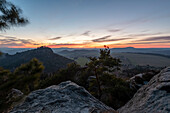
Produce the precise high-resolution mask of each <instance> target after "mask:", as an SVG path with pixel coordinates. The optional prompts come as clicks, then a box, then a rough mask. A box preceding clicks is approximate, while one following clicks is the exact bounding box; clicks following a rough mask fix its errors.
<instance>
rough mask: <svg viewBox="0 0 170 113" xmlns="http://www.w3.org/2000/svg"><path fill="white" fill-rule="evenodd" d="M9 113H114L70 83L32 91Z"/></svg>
mask: <svg viewBox="0 0 170 113" xmlns="http://www.w3.org/2000/svg"><path fill="white" fill-rule="evenodd" d="M11 113H115V110H113V109H112V108H110V107H108V106H106V105H104V104H103V103H102V102H100V101H99V100H97V99H96V98H94V97H93V96H92V95H90V94H89V93H88V92H87V91H86V90H85V89H84V88H83V87H80V86H78V85H76V84H75V83H73V82H71V81H66V82H62V83H60V84H59V85H54V86H50V87H48V88H46V89H40V90H36V91H33V92H32V93H30V94H29V95H28V97H27V98H26V99H25V101H24V102H23V103H22V104H21V105H19V106H17V107H15V108H14V109H13V110H12V111H11Z"/></svg>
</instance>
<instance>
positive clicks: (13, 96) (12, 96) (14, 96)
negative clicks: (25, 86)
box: [7, 88, 23, 103]
mask: <svg viewBox="0 0 170 113" xmlns="http://www.w3.org/2000/svg"><path fill="white" fill-rule="evenodd" d="M22 97H23V93H22V92H21V91H20V90H18V89H14V88H13V89H12V90H11V92H10V93H9V94H8V96H7V99H8V101H7V103H10V102H13V101H16V100H19V99H21V98H22Z"/></svg>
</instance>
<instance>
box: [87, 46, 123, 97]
mask: <svg viewBox="0 0 170 113" xmlns="http://www.w3.org/2000/svg"><path fill="white" fill-rule="evenodd" d="M104 47H105V49H104V50H102V49H101V50H100V56H99V58H96V57H90V60H91V61H90V62H89V63H88V64H87V67H88V69H90V70H92V72H93V73H94V75H95V77H96V82H97V86H98V98H99V99H100V98H101V95H102V89H101V81H100V76H102V75H104V73H107V74H109V73H111V72H114V71H115V70H119V66H120V62H121V61H120V60H119V59H116V58H113V57H112V56H111V55H110V49H109V47H108V46H104Z"/></svg>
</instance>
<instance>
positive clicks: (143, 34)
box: [127, 32, 164, 37]
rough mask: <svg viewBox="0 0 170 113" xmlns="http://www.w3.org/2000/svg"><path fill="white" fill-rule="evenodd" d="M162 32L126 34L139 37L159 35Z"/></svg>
mask: <svg viewBox="0 0 170 113" xmlns="http://www.w3.org/2000/svg"><path fill="white" fill-rule="evenodd" d="M161 34H164V33H162V32H158V33H141V34H130V35H127V36H131V37H139V36H151V35H161Z"/></svg>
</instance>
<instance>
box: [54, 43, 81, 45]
mask: <svg viewBox="0 0 170 113" xmlns="http://www.w3.org/2000/svg"><path fill="white" fill-rule="evenodd" d="M54 45H58V46H70V45H84V44H76V43H60V44H54Z"/></svg>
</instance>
